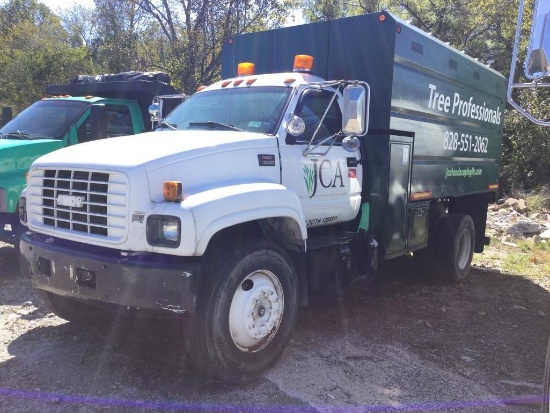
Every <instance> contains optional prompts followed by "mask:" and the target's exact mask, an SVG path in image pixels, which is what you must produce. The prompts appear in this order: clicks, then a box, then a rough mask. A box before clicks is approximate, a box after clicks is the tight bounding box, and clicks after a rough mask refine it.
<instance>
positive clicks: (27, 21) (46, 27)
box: [0, 0, 91, 114]
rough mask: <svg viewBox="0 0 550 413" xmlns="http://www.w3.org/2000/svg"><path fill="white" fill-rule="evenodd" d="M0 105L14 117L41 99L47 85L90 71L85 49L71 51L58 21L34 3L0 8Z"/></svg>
mask: <svg viewBox="0 0 550 413" xmlns="http://www.w3.org/2000/svg"><path fill="white" fill-rule="evenodd" d="M0 18H1V19H2V24H1V25H0V27H1V30H0V106H2V107H3V106H12V107H13V110H14V114H16V113H17V112H19V111H21V110H22V109H24V108H25V107H26V106H28V105H29V104H31V103H32V102H34V101H35V100H37V99H39V98H41V97H42V96H43V93H44V88H45V86H46V85H47V84H54V83H65V82H66V81H67V80H69V79H70V78H71V77H73V76H74V75H75V74H76V73H79V72H81V71H86V70H88V69H89V68H90V66H91V65H90V60H89V59H88V52H87V50H86V49H85V48H73V47H71V46H70V44H69V43H68V41H67V33H66V32H65V30H64V29H63V27H62V26H61V24H60V21H59V18H58V17H57V16H56V15H54V14H52V13H51V12H50V11H49V9H48V8H47V7H45V6H44V5H42V4H40V3H37V2H36V1H35V0H10V1H9V2H7V3H5V4H2V5H0Z"/></svg>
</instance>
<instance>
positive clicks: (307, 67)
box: [293, 54, 313, 73]
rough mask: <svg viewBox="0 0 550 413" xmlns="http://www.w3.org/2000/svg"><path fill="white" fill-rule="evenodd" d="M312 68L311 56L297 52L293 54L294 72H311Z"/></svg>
mask: <svg viewBox="0 0 550 413" xmlns="http://www.w3.org/2000/svg"><path fill="white" fill-rule="evenodd" d="M312 69H313V56H310V55H307V54H297V55H296V56H294V70H293V71H294V72H305V73H311V71H312Z"/></svg>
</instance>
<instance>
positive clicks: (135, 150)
mask: <svg viewBox="0 0 550 413" xmlns="http://www.w3.org/2000/svg"><path fill="white" fill-rule="evenodd" d="M266 146H267V147H276V138H275V137H274V136H270V135H264V134H256V133H250V132H236V131H201V130H198V131H162V132H148V133H143V134H139V135H131V136H123V137H117V138H109V139H103V140H100V141H95V142H88V143H83V144H79V145H75V146H70V147H67V148H64V149H62V150H60V151H56V152H53V153H49V154H47V155H45V156H43V157H41V158H40V159H38V160H37V161H36V163H35V166H43V165H45V164H47V165H52V164H54V165H56V166H58V167H63V166H66V167H73V166H75V165H78V167H84V168H92V169H96V168H97V169H106V170H108V169H113V170H120V169H121V168H122V169H131V168H132V167H136V166H141V165H142V166H144V167H145V168H146V170H148V171H150V170H154V169H156V168H157V167H161V166H166V165H167V164H169V163H171V160H173V161H174V162H176V161H177V162H180V161H182V160H186V159H192V158H195V157H200V156H202V155H206V154H214V153H220V152H232V151H235V150H243V149H254V148H265V147H266Z"/></svg>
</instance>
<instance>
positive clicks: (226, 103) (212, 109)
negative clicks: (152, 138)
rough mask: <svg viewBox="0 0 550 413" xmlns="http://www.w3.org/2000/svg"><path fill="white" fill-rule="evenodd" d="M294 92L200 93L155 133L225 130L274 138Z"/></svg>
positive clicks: (269, 89) (256, 89) (257, 89)
mask: <svg viewBox="0 0 550 413" xmlns="http://www.w3.org/2000/svg"><path fill="white" fill-rule="evenodd" d="M291 91H292V89H291V88H287V87H248V88H235V89H223V90H210V91H204V92H199V93H196V94H194V95H193V96H191V97H190V98H189V99H188V100H187V101H185V102H184V103H183V104H181V105H180V106H179V107H178V108H176V109H175V110H174V111H173V112H172V113H171V114H170V115H169V116H168V117H166V118H165V119H164V120H163V122H161V124H160V125H159V126H158V127H157V129H156V130H173V129H179V130H185V129H213V128H216V129H223V130H243V131H246V132H259V133H266V134H271V135H272V134H274V133H275V131H276V130H277V126H278V124H279V122H280V120H281V117H282V115H283V113H284V108H285V107H286V103H287V101H288V99H289V97H290V94H291Z"/></svg>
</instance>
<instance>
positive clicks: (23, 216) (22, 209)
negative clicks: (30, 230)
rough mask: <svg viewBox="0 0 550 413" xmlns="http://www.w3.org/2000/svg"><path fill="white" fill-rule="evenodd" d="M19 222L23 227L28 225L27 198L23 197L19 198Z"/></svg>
mask: <svg viewBox="0 0 550 413" xmlns="http://www.w3.org/2000/svg"><path fill="white" fill-rule="evenodd" d="M18 213H19V221H21V223H22V224H23V225H25V226H26V225H27V198H24V197H21V198H19V211H18Z"/></svg>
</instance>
